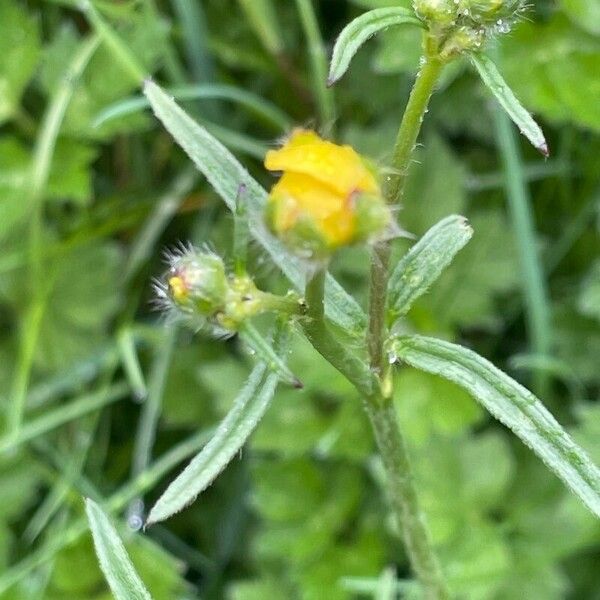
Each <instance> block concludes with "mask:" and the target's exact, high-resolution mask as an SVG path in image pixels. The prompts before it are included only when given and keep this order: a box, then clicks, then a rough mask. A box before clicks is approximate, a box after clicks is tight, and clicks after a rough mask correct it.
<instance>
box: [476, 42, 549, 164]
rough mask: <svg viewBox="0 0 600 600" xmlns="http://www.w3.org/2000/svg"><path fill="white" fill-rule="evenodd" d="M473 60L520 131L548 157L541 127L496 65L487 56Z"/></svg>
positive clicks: (477, 55) (482, 55) (478, 55)
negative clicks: (518, 98)
mask: <svg viewBox="0 0 600 600" xmlns="http://www.w3.org/2000/svg"><path fill="white" fill-rule="evenodd" d="M471 60H472V62H473V64H474V65H475V68H476V69H477V71H478V72H479V75H480V76H481V79H482V81H483V83H485V85H486V86H487V87H488V88H489V89H490V91H491V92H492V94H494V96H495V98H496V100H498V102H499V103H500V106H502V108H503V109H504V110H505V111H506V112H507V114H508V116H509V117H510V118H511V119H512V120H513V122H514V123H515V125H516V126H517V127H518V128H519V131H520V132H521V133H522V134H523V135H524V136H525V137H526V138H527V139H528V140H529V141H530V142H531V143H532V144H533V145H534V146H535V147H536V148H537V149H538V150H539V151H540V152H541V153H542V154H543V155H544V156H548V154H549V152H548V144H547V142H546V138H545V137H544V133H543V132H542V130H541V128H540V126H539V125H538V124H537V123H536V122H535V121H534V120H533V117H532V116H531V115H530V114H529V112H528V111H527V109H525V108H524V107H523V105H522V104H521V103H520V102H519V101H518V100H517V98H516V96H515V95H514V94H513V91H512V90H511V89H510V88H509V87H508V84H507V83H506V81H504V79H503V78H502V75H500V73H499V71H498V69H497V67H496V65H495V64H494V63H493V62H492V60H491V59H490V58H488V57H487V56H486V55H485V54H472V55H471Z"/></svg>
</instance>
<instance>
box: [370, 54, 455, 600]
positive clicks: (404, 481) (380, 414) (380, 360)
mask: <svg viewBox="0 0 600 600" xmlns="http://www.w3.org/2000/svg"><path fill="white" fill-rule="evenodd" d="M442 67H443V63H442V62H441V61H440V60H439V59H438V58H437V57H435V56H426V57H425V60H424V62H423V63H422V65H421V69H420V71H419V73H418V75H417V79H416V81H415V85H414V87H413V89H412V92H411V94H410V98H409V101H408V105H407V107H406V111H405V113H404V116H403V118H402V123H401V124H400V129H399V131H398V136H397V139H396V144H395V147H394V158H393V164H392V167H393V172H392V173H391V174H390V175H389V176H388V177H387V180H386V186H385V195H386V198H387V200H388V202H389V203H390V204H396V205H397V204H399V203H400V201H401V200H402V195H403V192H404V187H405V183H406V175H407V173H408V170H409V167H410V162H411V157H412V154H413V151H414V148H415V145H416V143H417V138H418V135H419V131H420V130H421V123H422V122H423V118H424V116H425V113H426V112H427V105H428V104H429V99H430V98H431V94H432V93H433V90H434V87H435V84H436V82H437V80H438V78H439V76H440V73H441V70H442ZM390 253H391V243H390V242H389V241H382V242H379V243H377V244H375V246H374V248H373V253H372V257H371V283H370V297H369V328H368V334H367V348H368V351H369V359H370V366H371V370H372V372H373V373H375V374H377V375H378V377H379V388H380V391H379V393H378V394H377V395H372V396H370V397H367V400H366V402H365V408H366V411H367V413H368V415H369V419H370V421H371V425H372V427H373V430H374V433H375V440H376V442H377V446H378V448H379V451H380V453H381V456H382V459H383V464H384V467H385V471H386V476H387V479H388V485H389V493H390V501H391V504H392V508H393V510H394V514H395V516H396V519H397V521H398V524H399V526H400V530H401V532H402V536H403V539H404V543H405V545H406V550H407V553H408V556H409V558H410V562H411V565H412V567H413V569H414V571H415V573H416V575H417V577H418V579H419V581H420V582H421V585H422V586H423V590H424V596H425V598H427V599H430V600H442V599H444V598H448V592H447V590H446V586H445V583H444V578H443V575H442V571H441V569H440V566H439V564H438V560H437V557H436V555H435V552H434V550H433V547H432V545H431V540H430V538H429V534H428V531H427V527H426V524H425V518H424V516H423V514H422V512H421V510H420V508H419V501H418V498H417V493H416V490H415V488H414V485H413V478H412V473H411V468H410V460H409V457H408V453H407V449H406V445H405V443H404V439H403V437H402V433H401V431H400V429H399V426H398V423H397V417H396V412H395V410H394V405H393V400H392V397H393V389H392V383H393V382H392V379H391V377H390V376H389V368H388V365H387V362H386V360H385V353H384V351H383V343H384V339H385V335H386V331H385V315H386V301H387V286H388V278H389V261H390Z"/></svg>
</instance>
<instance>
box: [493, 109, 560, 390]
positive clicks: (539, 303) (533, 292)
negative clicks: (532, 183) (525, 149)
mask: <svg viewBox="0 0 600 600" xmlns="http://www.w3.org/2000/svg"><path fill="white" fill-rule="evenodd" d="M494 109H495V110H494V122H495V129H496V142H497V145H498V150H499V152H500V156H501V158H502V163H503V166H504V175H505V178H504V179H505V187H506V197H507V200H508V208H509V213H510V217H511V220H512V224H513V227H514V230H515V237H516V245H517V251H518V254H519V263H520V265H519V266H520V271H521V273H520V274H521V289H522V293H523V298H524V302H525V314H526V317H527V335H528V337H529V344H530V347H531V351H532V352H533V353H535V354H539V355H545V356H549V355H550V354H551V352H552V330H551V321H552V319H551V308H550V299H549V295H548V289H547V285H546V279H545V276H544V272H543V268H542V264H541V260H540V256H539V252H538V244H537V236H536V230H535V218H534V215H533V209H532V200H531V197H530V194H529V188H528V186H527V184H526V183H525V175H524V173H523V163H522V159H521V152H520V147H519V144H518V141H517V135H516V133H515V131H514V128H513V127H512V125H511V123H510V120H509V118H508V117H507V116H506V114H505V113H504V112H503V111H502V110H501V109H500V108H498V107H494ZM547 384H548V379H547V377H546V374H545V373H544V372H542V371H540V372H535V373H534V380H533V389H534V391H535V392H536V393H538V394H542V395H545V393H546V391H547V387H548V386H547Z"/></svg>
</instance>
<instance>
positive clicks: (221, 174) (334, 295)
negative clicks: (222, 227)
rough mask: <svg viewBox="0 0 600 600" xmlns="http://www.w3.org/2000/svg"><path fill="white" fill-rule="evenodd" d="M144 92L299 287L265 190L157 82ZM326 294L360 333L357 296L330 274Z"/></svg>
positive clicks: (300, 269)
mask: <svg viewBox="0 0 600 600" xmlns="http://www.w3.org/2000/svg"><path fill="white" fill-rule="evenodd" d="M144 93H145V94H146V97H147V98H148V100H149V101H150V104H151V106H152V108H153V110H154V113H155V114H156V116H157V117H158V118H159V119H160V120H161V121H162V123H163V125H164V126H165V127H166V129H167V130H168V131H169V133H170V134H171V135H172V136H173V137H174V138H175V141H176V142H177V143H178V144H179V145H180V146H181V147H182V148H183V149H184V150H185V152H186V153H187V154H188V156H189V157H190V158H191V159H192V160H193V161H194V163H195V164H196V166H197V167H198V169H199V170H200V171H201V172H202V173H203V174H204V176H205V177H206V178H207V179H208V181H209V183H210V184H211V185H212V187H213V188H214V189H215V191H216V192H217V193H218V194H219V195H220V196H221V198H222V199H223V200H224V202H225V204H227V206H228V208H229V210H231V211H232V212H234V211H235V207H236V202H237V199H238V197H239V198H240V200H241V201H243V202H245V203H246V207H247V214H248V218H249V225H250V232H251V234H252V236H253V237H254V238H255V239H256V240H257V241H258V243H259V244H261V246H263V248H264V249H265V250H266V251H267V252H268V253H269V255H270V256H271V258H272V259H273V261H274V262H275V264H276V265H277V266H278V267H279V268H280V269H281V271H282V272H283V273H284V274H285V275H286V277H287V278H288V279H289V280H290V281H291V282H292V284H293V285H294V286H295V287H296V289H298V290H299V291H303V289H304V284H305V279H306V273H305V268H304V266H303V265H302V263H301V262H300V260H299V259H298V258H296V257H295V256H294V255H292V254H291V253H290V252H288V251H287V249H286V248H285V247H284V246H283V244H281V242H280V241H279V240H278V239H276V238H275V237H274V236H272V235H271V234H270V232H269V231H268V230H267V228H266V227H265V224H264V220H263V212H264V206H265V203H266V198H267V194H266V192H265V190H264V189H263V188H262V187H261V186H260V185H259V184H258V183H257V182H256V181H255V180H254V179H253V178H252V177H251V176H250V174H249V173H248V171H246V169H244V167H243V166H242V165H241V164H240V163H239V162H238V161H237V160H236V159H235V157H234V156H233V155H232V154H231V153H230V152H229V150H227V148H225V146H223V145H222V144H221V143H220V142H218V141H217V140H216V139H215V138H214V137H213V136H212V135H211V134H210V133H208V131H207V130H206V129H205V128H204V127H201V126H200V125H198V123H196V122H195V121H194V120H193V119H192V118H191V117H190V116H189V115H187V114H186V113H185V112H184V111H183V110H182V109H181V108H180V107H179V106H178V105H177V103H176V102H174V100H173V99H172V98H171V97H170V96H168V95H167V94H165V92H164V91H163V90H161V89H160V88H159V87H158V86H157V85H156V84H155V83H153V82H152V81H146V84H145V86H144ZM326 292H327V295H326V314H327V317H328V318H330V319H331V320H332V321H333V322H335V323H336V324H337V325H339V326H340V327H342V328H344V329H345V330H346V331H348V332H349V333H350V334H354V335H359V334H360V333H361V332H362V330H363V329H364V327H365V325H366V317H365V314H364V312H363V311H362V309H361V308H360V306H359V305H358V303H357V302H356V300H354V299H353V298H352V297H351V296H349V295H348V294H347V293H346V292H345V291H344V289H343V288H342V287H341V286H340V285H339V284H338V283H337V281H335V280H334V279H333V278H332V277H328V281H327V287H326Z"/></svg>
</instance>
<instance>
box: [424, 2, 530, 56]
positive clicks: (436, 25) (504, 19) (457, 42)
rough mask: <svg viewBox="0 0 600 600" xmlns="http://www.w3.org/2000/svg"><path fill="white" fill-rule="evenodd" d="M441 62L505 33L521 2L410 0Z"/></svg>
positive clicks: (521, 6) (521, 4)
mask: <svg viewBox="0 0 600 600" xmlns="http://www.w3.org/2000/svg"><path fill="white" fill-rule="evenodd" d="M413 6H414V9H415V12H416V13H417V15H418V16H419V17H420V18H421V19H423V20H424V21H425V22H426V24H427V26H428V28H429V31H430V33H431V38H432V41H434V42H435V43H436V44H437V48H436V52H437V53H438V54H439V55H440V56H441V58H443V59H452V58H454V57H456V56H458V55H459V54H462V53H463V52H468V51H475V50H478V49H479V48H481V46H483V44H484V42H485V41H486V39H488V38H490V37H492V36H494V35H497V34H502V33H508V32H509V31H510V29H511V27H512V25H513V23H514V22H515V21H516V20H517V19H518V18H519V16H520V14H521V12H522V11H523V8H524V3H523V0H413Z"/></svg>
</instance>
